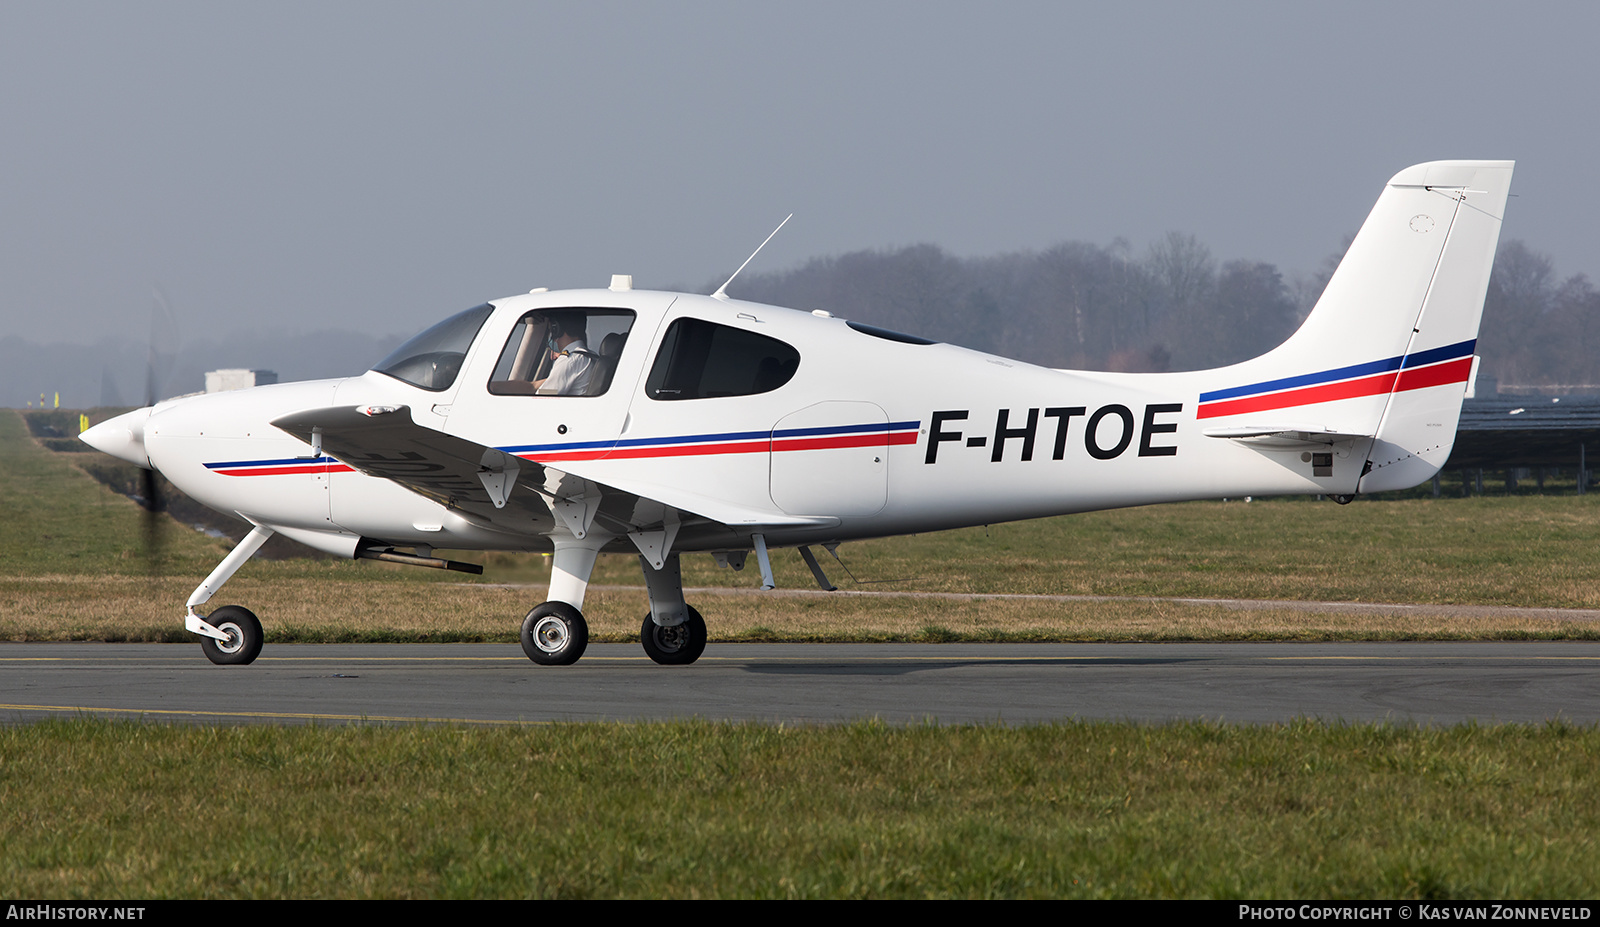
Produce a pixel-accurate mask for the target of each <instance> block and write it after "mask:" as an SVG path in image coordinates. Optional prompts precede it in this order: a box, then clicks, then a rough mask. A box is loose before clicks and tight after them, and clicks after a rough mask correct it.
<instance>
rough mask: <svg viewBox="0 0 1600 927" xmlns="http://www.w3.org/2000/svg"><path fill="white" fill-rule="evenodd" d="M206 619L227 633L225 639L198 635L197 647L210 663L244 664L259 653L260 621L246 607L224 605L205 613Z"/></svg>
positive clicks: (252, 659)
mask: <svg viewBox="0 0 1600 927" xmlns="http://www.w3.org/2000/svg"><path fill="white" fill-rule="evenodd" d="M206 623H207V624H209V625H211V626H212V627H214V628H216V629H217V630H218V631H221V632H222V633H224V634H226V635H228V639H227V640H225V641H219V640H217V639H216V638H214V637H202V638H200V650H201V651H202V652H204V653H205V655H206V659H208V660H210V661H211V662H212V663H216V664H220V665H223V666H244V665H245V664H247V663H253V662H255V659H256V657H258V656H260V655H261V622H260V621H258V620H257V619H256V616H255V613H253V612H251V611H250V609H248V608H243V607H241V606H238V605H224V606H222V607H221V608H219V609H217V610H216V611H214V612H212V613H211V614H209V615H207V616H206Z"/></svg>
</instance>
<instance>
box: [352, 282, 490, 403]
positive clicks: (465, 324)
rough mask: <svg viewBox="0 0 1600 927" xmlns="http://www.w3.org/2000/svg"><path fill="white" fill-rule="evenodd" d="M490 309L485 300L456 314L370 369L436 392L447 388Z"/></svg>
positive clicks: (459, 368)
mask: <svg viewBox="0 0 1600 927" xmlns="http://www.w3.org/2000/svg"><path fill="white" fill-rule="evenodd" d="M492 312H494V307H493V306H491V305H489V304H488V303H484V304H483V305H481V306H474V307H473V308H471V309H468V310H467V311H466V312H460V313H457V314H455V315H453V316H451V317H450V318H448V319H445V320H444V321H443V322H440V323H439V324H438V325H435V326H433V327H432V328H430V329H428V330H427V331H425V332H423V333H422V334H420V335H418V336H416V337H415V338H412V339H411V340H410V341H407V342H406V343H405V344H402V345H401V346H400V347H398V348H396V349H395V352H394V353H393V354H390V355H389V356H388V357H385V358H384V359H383V360H381V361H379V362H378V365H377V366H376V367H373V368H372V369H373V370H376V371H378V372H379V373H386V374H388V375H389V376H391V377H394V378H395V379H397V380H404V381H405V382H407V383H410V384H411V385H412V386H420V387H422V388H423V389H426V390H432V391H433V392H436V393H437V392H439V391H440V390H446V389H449V388H450V384H452V383H454V382H455V381H456V374H458V373H460V372H461V362H462V361H464V360H466V359H467V348H469V347H471V346H472V339H473V338H476V337H477V336H478V329H479V328H481V327H483V323H484V320H485V319H487V318H489V315H490V313H492Z"/></svg>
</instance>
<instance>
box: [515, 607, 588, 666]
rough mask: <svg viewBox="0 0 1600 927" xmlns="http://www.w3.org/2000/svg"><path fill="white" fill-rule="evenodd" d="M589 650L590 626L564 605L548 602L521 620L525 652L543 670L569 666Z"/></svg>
mask: <svg viewBox="0 0 1600 927" xmlns="http://www.w3.org/2000/svg"><path fill="white" fill-rule="evenodd" d="M588 646H589V623H588V622H586V621H584V620H583V613H582V612H580V611H578V610H577V609H576V608H573V607H572V606H571V605H568V604H567V603H565V602H545V603H543V604H541V605H538V606H535V607H534V609H533V611H531V612H529V613H528V617H526V618H524V619H522V652H523V653H525V654H527V655H528V659H530V660H532V661H533V662H535V663H538V664H540V665H542V666H570V665H571V664H573V663H576V662H578V658H579V657H581V656H583V651H584V650H585V649H587V648H588Z"/></svg>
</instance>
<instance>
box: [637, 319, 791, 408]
mask: <svg viewBox="0 0 1600 927" xmlns="http://www.w3.org/2000/svg"><path fill="white" fill-rule="evenodd" d="M799 367H800V352H799V351H796V350H795V349H794V348H792V347H790V346H789V345H787V344H784V343H783V342H782V341H779V340H778V339H776V338H768V337H767V336H766V335H758V334H756V333H755V332H749V331H745V330H744V329H742V328H734V327H732V326H730V325H718V324H717V323H715V322H707V321H704V320H703V319H679V320H677V321H676V322H673V323H672V325H671V327H669V328H668V329H667V336H666V338H664V339H663V340H662V342H661V351H660V353H659V354H657V355H656V361H655V364H654V365H653V366H652V367H651V368H650V376H649V377H648V378H646V380H645V395H647V396H649V397H650V398H651V399H663V400H672V399H715V398H717V397H721V396H754V395H756V394H757V393H766V392H771V391H772V390H775V389H777V388H778V387H780V386H782V385H783V384H785V383H787V382H789V380H791V379H792V378H793V377H794V373H795V370H797V369H798V368H799Z"/></svg>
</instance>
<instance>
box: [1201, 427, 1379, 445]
mask: <svg viewBox="0 0 1600 927" xmlns="http://www.w3.org/2000/svg"><path fill="white" fill-rule="evenodd" d="M1202 434H1204V435H1205V436H1206V437H1208V438H1228V439H1230V440H1233V441H1237V442H1239V443H1240V444H1247V445H1250V446H1252V447H1262V448H1273V449H1279V450H1300V449H1306V448H1315V447H1326V446H1328V445H1330V444H1336V443H1338V442H1340V441H1359V440H1362V439H1365V438H1371V437H1372V435H1361V434H1351V433H1347V432H1340V431H1334V430H1332V429H1329V428H1327V427H1325V426H1322V425H1304V424H1274V425H1235V426H1231V427H1228V428H1211V429H1207V430H1206V431H1204V432H1202Z"/></svg>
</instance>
